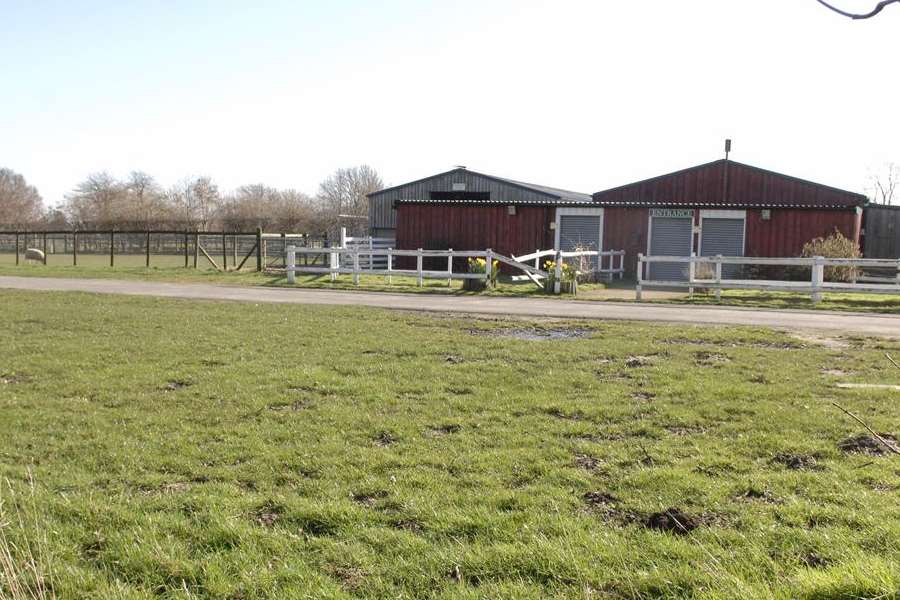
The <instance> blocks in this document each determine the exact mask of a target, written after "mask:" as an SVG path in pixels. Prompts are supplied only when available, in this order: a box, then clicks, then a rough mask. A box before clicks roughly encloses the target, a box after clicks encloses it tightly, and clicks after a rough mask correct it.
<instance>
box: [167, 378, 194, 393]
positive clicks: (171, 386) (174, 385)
mask: <svg viewBox="0 0 900 600" xmlns="http://www.w3.org/2000/svg"><path fill="white" fill-rule="evenodd" d="M191 385H193V384H192V383H191V382H190V381H185V380H183V379H173V380H172V381H170V382H168V383H167V384H166V385H165V390H166V391H168V392H174V391H175V390H180V389H181V388H186V387H190V386H191Z"/></svg>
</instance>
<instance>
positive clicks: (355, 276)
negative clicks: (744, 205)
mask: <svg viewBox="0 0 900 600" xmlns="http://www.w3.org/2000/svg"><path fill="white" fill-rule="evenodd" d="M353 285H359V246H358V245H356V246H353Z"/></svg>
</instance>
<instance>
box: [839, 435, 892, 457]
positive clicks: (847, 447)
mask: <svg viewBox="0 0 900 600" xmlns="http://www.w3.org/2000/svg"><path fill="white" fill-rule="evenodd" d="M878 435H879V437H881V439H883V440H884V441H885V442H887V443H888V445H889V446H890V447H891V448H893V449H894V450H896V451H900V445H898V444H897V438H896V437H894V436H893V435H891V434H889V433H879V434H878ZM837 447H838V449H839V450H840V451H842V452H847V453H850V454H852V453H858V454H871V455H881V454H887V453H888V452H890V450H888V448H886V447H885V445H884V444H882V443H881V442H880V441H878V440H877V439H875V436H871V435H868V434H865V433H860V434H859V435H854V436H851V437H848V438H847V439H845V440H842V441H840V442H838V445H837Z"/></svg>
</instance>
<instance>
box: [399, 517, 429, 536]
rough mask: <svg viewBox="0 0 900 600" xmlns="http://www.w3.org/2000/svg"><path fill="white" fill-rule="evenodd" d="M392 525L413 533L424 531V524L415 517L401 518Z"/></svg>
mask: <svg viewBox="0 0 900 600" xmlns="http://www.w3.org/2000/svg"><path fill="white" fill-rule="evenodd" d="M391 527H393V528H394V529H399V530H401V531H409V532H411V533H422V530H423V529H424V528H423V527H422V524H421V523H419V522H418V521H417V520H415V519H399V520H397V521H394V522H393V523H391Z"/></svg>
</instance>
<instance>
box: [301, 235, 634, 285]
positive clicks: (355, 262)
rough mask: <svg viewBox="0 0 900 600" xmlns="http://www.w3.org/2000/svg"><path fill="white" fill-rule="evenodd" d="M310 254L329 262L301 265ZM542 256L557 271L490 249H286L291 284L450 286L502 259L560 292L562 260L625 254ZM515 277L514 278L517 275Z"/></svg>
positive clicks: (487, 273) (488, 273)
mask: <svg viewBox="0 0 900 600" xmlns="http://www.w3.org/2000/svg"><path fill="white" fill-rule="evenodd" d="M309 254H314V255H319V254H325V255H326V256H327V261H326V263H327V264H326V265H300V264H298V257H300V256H305V255H309ZM539 254H540V255H541V256H545V255H546V256H554V257H555V258H556V261H555V263H556V271H555V273H553V274H551V273H549V272H547V271H546V270H543V269H541V268H540V266H539V264H538V262H537V261H538V260H539V258H540V256H538V257H537V258H535V257H530V258H531V259H534V260H535V263H534V265H532V264H529V263H527V262H525V261H522V260H519V259H518V258H517V257H509V256H505V255H503V254H500V253H497V252H495V251H494V250H492V249H490V248H488V249H487V250H453V249H448V250H425V249H422V248H420V249H417V250H398V249H394V248H377V247H375V246H374V245H368V246H366V245H348V246H347V247H343V248H323V249H309V248H301V247H297V246H288V248H287V267H286V269H285V271H286V273H287V280H288V283H291V284H293V283H296V274H297V273H309V274H316V275H329V276H330V277H331V280H332V281H335V280H336V279H337V276H338V275H352V276H353V283H354V284H356V285H358V284H359V276H360V275H379V276H384V277H387V278H388V283H390V282H391V278H392V277H393V276H395V275H396V276H408V277H415V278H416V280H417V284H418V285H419V286H420V287H421V286H422V285H423V284H424V280H425V279H444V280H447V284H448V285H449V284H450V283H451V282H452V281H453V280H454V279H458V280H478V279H483V280H485V282H488V283H489V282H491V281H492V280H493V269H492V265H493V264H494V262H495V261H496V262H499V263H502V264H505V265H508V266H510V267H513V268H515V269H519V270H521V271H522V272H523V273H525V277H527V278H528V279H530V280H531V281H532V282H533V283H534V284H535V285H537V286H538V287H541V288H543V287H544V284H543V283H542V282H541V280H542V279H546V278H548V277H550V276H551V275H553V277H554V279H553V281H554V291H555V293H559V292H560V285H559V284H560V280H561V277H562V266H561V265H562V261H563V258H564V257H581V256H611V257H620V256H624V254H625V253H624V251H611V252H605V253H604V252H596V251H594V252H590V251H583V252H560V251H556V250H547V251H541V252H539ZM396 258H414V259H415V265H416V266H415V268H403V267H399V268H398V266H397V264H396V262H395V259H396ZM472 258H483V259H484V260H485V270H484V272H480V273H479V272H469V271H457V270H454V260H455V259H472ZM378 259H380V260H381V261H382V262H383V265H384V266H383V268H381V267H378V266H375V265H377V264H378ZM425 259H446V261H447V262H446V268H444V269H426V268H425V267H424V261H425ZM623 270H624V268H623V267H622V262H621V260H620V264H619V266H618V267H612V266H611V267H610V269H609V271H610V272H611V273H618V272H619V271H623ZM514 279H515V278H514Z"/></svg>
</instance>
